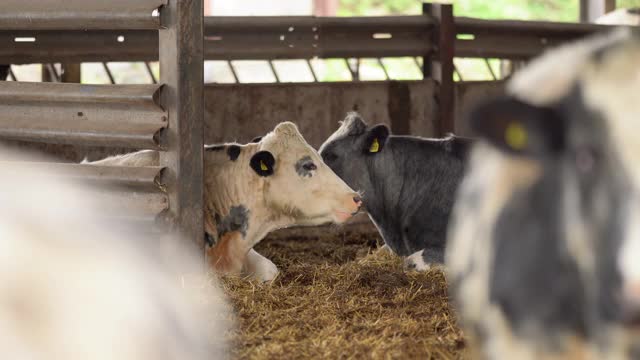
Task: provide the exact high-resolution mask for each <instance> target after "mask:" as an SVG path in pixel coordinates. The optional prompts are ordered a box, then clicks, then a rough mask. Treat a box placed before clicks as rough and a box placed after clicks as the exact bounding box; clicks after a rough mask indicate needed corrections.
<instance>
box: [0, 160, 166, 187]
mask: <svg viewBox="0 0 640 360" xmlns="http://www.w3.org/2000/svg"><path fill="white" fill-rule="evenodd" d="M4 163H5V162H2V161H0V167H2V168H5V166H3V164H4ZM7 163H8V162H7ZM10 165H11V169H16V170H20V169H25V170H26V171H33V172H37V173H39V174H42V175H44V176H54V177H64V178H68V179H71V180H81V181H83V182H86V183H90V184H99V185H111V186H120V187H128V188H136V189H147V190H154V189H155V190H158V189H160V188H162V186H163V185H162V170H163V168H161V167H159V166H141V167H135V166H105V165H93V164H90V163H89V164H66V163H50V162H36V163H34V162H10Z"/></svg>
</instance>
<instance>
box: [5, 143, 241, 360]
mask: <svg viewBox="0 0 640 360" xmlns="http://www.w3.org/2000/svg"><path fill="white" fill-rule="evenodd" d="M16 159H19V160H25V158H24V157H18V158H17V157H15V156H13V155H9V154H7V152H6V151H2V149H0V160H3V162H2V170H1V172H2V176H0V187H1V188H2V191H0V354H2V355H1V357H2V358H3V359H31V360H38V359H67V360H86V359H91V360H100V359H105V360H106V359H118V360H179V359H192V360H197V359H201V360H204V359H223V358H226V347H225V341H224V335H225V332H226V331H228V330H229V325H230V324H229V315H230V310H229V309H228V308H227V305H226V302H225V300H224V298H223V295H222V293H221V292H220V290H219V289H218V288H217V287H216V284H214V283H212V281H213V279H207V278H205V277H204V276H203V274H200V275H198V272H199V271H201V270H202V258H201V257H198V256H197V255H196V254H194V252H193V251H191V250H192V249H187V248H184V247H183V246H182V245H184V244H185V242H184V241H180V240H178V239H176V238H174V237H172V236H167V237H166V238H163V239H158V238H154V239H148V238H145V235H143V232H142V231H141V232H140V233H138V232H137V231H136V230H134V229H132V228H131V227H127V228H126V229H125V228H119V226H118V225H119V224H118V222H112V221H108V220H106V219H105V218H103V217H102V216H101V215H100V214H101V211H102V210H101V207H102V204H101V203H95V202H93V201H92V200H91V199H88V198H87V197H86V194H87V193H88V190H86V189H83V188H84V186H83V185H82V184H78V183H70V182H65V181H62V180H61V176H62V175H63V174H49V175H52V176H47V175H44V174H42V173H41V172H40V171H39V170H38V165H34V166H29V165H27V166H25V165H24V164H22V165H20V166H17V165H15V164H12V162H10V161H5V160H16ZM29 160H31V159H29ZM58 175H60V176H58ZM81 189H83V190H81Z"/></svg>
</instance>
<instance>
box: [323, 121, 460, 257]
mask: <svg viewBox="0 0 640 360" xmlns="http://www.w3.org/2000/svg"><path fill="white" fill-rule="evenodd" d="M469 146H470V140H469V139H466V138H461V137H456V136H453V135H451V136H449V137H446V138H443V139H424V138H419V137H413V136H396V135H391V134H390V132H389V129H388V128H387V127H386V126H385V125H376V126H373V127H367V124H366V123H365V122H364V120H363V119H362V118H361V117H360V116H359V115H358V114H357V113H350V114H348V115H347V117H346V119H345V120H344V121H343V122H342V125H341V126H340V128H339V129H338V130H337V131H336V132H335V133H333V135H331V136H330V137H329V138H328V139H327V140H326V141H325V143H324V144H323V145H322V146H321V147H320V154H321V156H322V158H323V160H324V161H325V163H326V164H327V165H329V167H331V168H332V169H333V171H335V172H336V174H338V176H340V177H341V178H342V179H343V180H344V181H345V182H346V183H347V184H349V186H351V187H352V188H354V189H356V190H358V191H360V192H361V193H362V194H363V202H364V206H365V208H366V210H367V212H368V213H369V216H370V218H371V219H372V221H373V222H374V224H375V225H376V226H377V228H378V230H379V231H380V233H381V234H382V237H383V238H384V242H385V245H386V246H387V247H388V248H389V249H391V250H392V251H393V252H394V253H396V254H398V255H400V256H409V255H411V256H410V258H409V259H408V263H409V264H410V265H412V267H415V268H417V269H418V270H423V269H426V268H428V267H429V265H430V264H433V263H442V262H444V248H445V242H446V234H445V231H446V228H447V223H448V221H449V214H450V212H451V208H452V205H453V199H454V195H455V192H456V189H457V187H458V184H459V182H460V180H461V178H462V175H463V170H464V159H465V157H466V154H467V151H468V148H469ZM412 254H413V255H412Z"/></svg>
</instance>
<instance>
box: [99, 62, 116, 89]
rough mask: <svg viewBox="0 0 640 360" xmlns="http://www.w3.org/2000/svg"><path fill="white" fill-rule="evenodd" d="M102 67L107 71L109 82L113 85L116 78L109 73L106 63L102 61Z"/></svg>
mask: <svg viewBox="0 0 640 360" xmlns="http://www.w3.org/2000/svg"><path fill="white" fill-rule="evenodd" d="M102 67H103V68H104V71H105V72H106V73H107V76H108V77H109V81H110V82H111V84H114V85H115V83H116V80H115V79H114V78H113V74H112V73H111V70H109V66H107V63H106V62H103V63H102Z"/></svg>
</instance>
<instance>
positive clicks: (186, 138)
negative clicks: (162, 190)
mask: <svg viewBox="0 0 640 360" xmlns="http://www.w3.org/2000/svg"><path fill="white" fill-rule="evenodd" d="M160 16H161V24H162V29H161V30H160V31H159V33H160V82H161V83H162V84H164V86H163V89H162V93H161V95H160V99H161V101H160V103H161V104H162V106H163V107H164V109H165V110H166V111H167V113H168V120H169V126H168V128H167V130H166V131H165V133H164V136H165V137H164V139H163V140H164V145H165V147H166V149H167V151H163V152H161V153H160V163H161V166H164V167H166V168H167V169H166V184H167V191H168V194H169V214H168V215H169V220H170V222H171V223H172V224H174V225H175V226H176V230H178V231H179V232H180V233H181V235H182V236H183V237H184V238H185V239H186V240H188V241H191V242H192V243H195V244H198V245H199V246H200V247H201V248H203V247H204V242H203V240H204V238H203V234H204V225H203V147H204V137H203V116H204V96H203V86H204V85H203V71H204V70H203V66H202V64H203V61H204V57H203V53H204V51H203V8H202V0H172V1H169V2H168V4H167V5H166V6H164V7H163V8H161V11H160ZM203 254H204V253H203ZM203 256H204V255H203Z"/></svg>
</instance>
